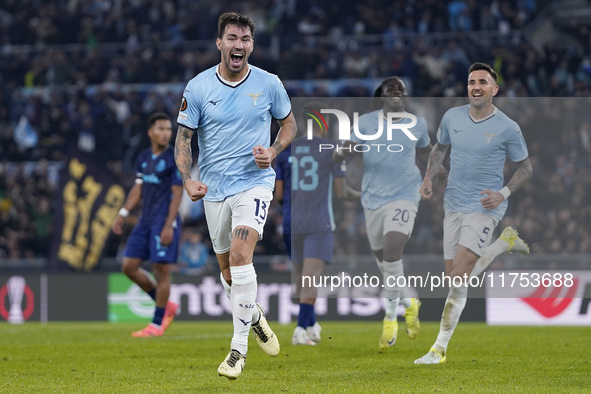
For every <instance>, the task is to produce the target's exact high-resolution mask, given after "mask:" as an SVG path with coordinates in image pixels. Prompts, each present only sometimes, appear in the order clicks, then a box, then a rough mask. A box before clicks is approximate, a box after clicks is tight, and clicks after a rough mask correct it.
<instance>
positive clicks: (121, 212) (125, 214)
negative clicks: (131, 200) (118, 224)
mask: <svg viewBox="0 0 591 394" xmlns="http://www.w3.org/2000/svg"><path fill="white" fill-rule="evenodd" d="M128 215H129V211H128V210H127V209H125V208H121V209H120V210H119V216H121V217H122V218H126V217H127V216H128Z"/></svg>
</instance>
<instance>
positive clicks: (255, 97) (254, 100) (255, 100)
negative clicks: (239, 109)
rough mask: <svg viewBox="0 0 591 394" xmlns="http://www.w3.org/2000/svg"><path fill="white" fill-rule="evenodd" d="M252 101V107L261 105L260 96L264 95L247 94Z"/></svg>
mask: <svg viewBox="0 0 591 394" xmlns="http://www.w3.org/2000/svg"><path fill="white" fill-rule="evenodd" d="M246 94H247V95H248V96H250V98H251V99H252V105H259V96H260V95H261V94H262V93H246Z"/></svg>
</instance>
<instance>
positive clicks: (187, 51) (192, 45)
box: [0, 0, 591, 258]
mask: <svg viewBox="0 0 591 394" xmlns="http://www.w3.org/2000/svg"><path fill="white" fill-rule="evenodd" d="M419 3H420V4H419ZM540 4H541V2H540V1H538V2H536V1H533V0H525V1H519V2H512V1H497V0H492V1H485V2H475V1H473V0H465V1H463V0H454V1H436V0H425V1H421V2H418V1H415V2H409V1H402V0H396V1H377V0H374V1H366V2H361V3H360V2H355V1H332V0H331V1H326V2H319V1H314V0H309V1H296V0H293V1H279V0H277V1H271V0H268V1H263V2H256V3H255V2H254V1H251V2H246V3H242V4H240V6H239V5H237V4H235V3H234V2H230V1H191V0H167V1H155V0H141V1H134V2H121V1H115V0H113V1H110V0H92V1H91V0H59V1H53V2H44V1H38V0H18V1H17V0H8V1H5V2H3V5H2V6H0V40H1V42H2V46H1V47H0V81H1V83H0V257H13V258H17V257H35V256H36V257H46V256H47V254H48V252H49V240H50V235H51V226H52V220H53V219H52V215H53V214H52V209H51V207H52V205H51V204H52V201H53V196H54V194H55V192H56V187H57V186H56V185H57V184H56V182H55V181H52V180H51V177H50V176H49V175H48V173H47V162H63V161H64V160H65V159H66V157H67V155H68V150H69V149H70V148H71V147H72V146H74V147H77V148H78V149H80V150H83V151H87V152H91V153H93V154H94V155H95V156H96V158H97V159H98V160H99V161H101V162H104V163H107V166H108V167H109V168H110V169H111V170H112V171H114V172H115V174H116V176H121V179H125V177H123V176H122V174H123V172H129V171H130V170H131V171H132V169H133V168H134V162H135V158H136V155H137V153H138V152H139V151H140V150H141V149H143V148H144V147H146V146H147V136H146V132H145V131H146V130H145V119H146V118H147V117H148V116H149V114H151V113H153V112H155V111H164V112H167V113H169V114H171V115H172V117H173V118H176V113H177V109H178V105H179V102H180V100H179V98H180V91H181V90H180V89H182V86H183V84H184V82H186V81H188V80H189V79H190V78H192V77H193V76H194V75H196V74H197V73H198V72H199V71H201V70H203V69H204V68H205V67H207V66H209V65H211V64H215V63H216V62H217V60H218V58H219V52H218V51H217V49H216V48H215V46H214V45H213V37H212V36H211V32H212V31H215V30H216V26H215V21H216V20H217V16H218V15H219V14H220V13H221V12H222V11H223V10H227V9H241V10H242V11H243V12H244V13H246V14H250V15H252V16H253V18H254V19H255V22H256V24H257V32H256V43H257V45H256V47H255V51H254V52H253V55H252V60H251V63H252V64H254V65H258V66H261V67H263V68H265V69H267V70H269V71H271V72H274V73H276V74H278V75H279V77H280V78H281V79H282V80H283V81H284V83H285V86H286V87H287V89H288V92H289V93H290V95H291V96H293V97H297V96H305V95H319V96H322V95H325V94H326V91H325V90H323V89H322V88H318V89H316V90H314V91H312V92H310V91H305V90H303V89H302V88H301V84H298V83H297V81H301V80H334V79H342V78H351V81H352V82H351V86H352V88H351V89H344V90H342V91H341V92H340V93H339V95H358V96H366V97H367V96H371V94H372V93H373V92H372V91H370V90H368V89H367V88H358V87H356V86H357V85H355V82H354V81H355V80H356V79H358V78H363V79H365V78H380V77H383V76H388V75H399V76H402V77H404V78H405V80H407V81H408V83H409V85H410V89H411V93H412V95H413V96H415V97H462V96H465V78H466V75H465V74H466V69H467V67H468V66H469V64H470V63H471V62H472V61H476V60H481V61H486V62H489V63H490V64H492V65H494V66H495V68H496V69H497V70H498V71H499V74H500V76H501V78H502V79H501V81H500V84H501V91H500V92H501V93H500V95H503V96H509V97H527V96H533V97H537V96H547V97H566V96H580V97H588V96H591V91H590V87H591V60H590V55H591V53H590V52H589V48H588V45H589V43H588V42H587V43H586V44H583V45H579V46H575V45H572V46H571V45H569V46H563V45H561V44H560V43H559V42H558V41H557V40H550V41H547V42H546V43H545V44H544V45H543V47H542V49H537V48H536V47H534V46H533V45H532V44H530V43H529V42H528V41H527V40H526V39H524V37H523V35H522V34H523V28H524V27H525V26H526V25H527V24H528V23H529V22H531V20H532V19H533V17H534V16H535V15H536V12H538V11H539V9H540V8H541V7H540ZM570 29H571V32H572V31H575V32H578V31H580V29H578V28H577V27H572V26H571V27H570ZM471 32H478V34H471ZM583 41H584V40H583ZM485 43H486V45H484V44H485ZM376 84H377V83H376ZM353 87H355V88H353ZM580 100H583V101H585V100H586V99H584V98H581V99H580ZM556 103H557V101H548V102H543V103H541V104H540V105H542V106H543V109H539V107H538V109H535V110H534V109H533V107H527V108H525V109H524V110H523V111H521V112H517V113H515V114H514V115H513V114H510V115H511V116H514V119H515V120H516V121H517V122H518V123H519V124H520V125H521V128H522V130H523V131H524V134H525V137H526V140H527V142H528V147H529V150H530V156H531V158H532V164H533V165H534V179H533V180H532V181H530V182H529V183H528V184H527V186H526V187H525V189H524V190H522V191H520V192H519V193H516V195H515V196H512V197H511V204H510V210H509V212H508V215H507V216H506V219H505V222H506V224H513V225H515V226H516V227H517V228H519V229H520V231H521V233H522V235H523V237H524V238H525V239H527V240H528V241H529V242H530V243H531V246H532V250H533V251H534V252H538V253H543V252H545V253H577V252H585V253H590V252H591V229H590V228H589V227H590V226H589V225H588V223H591V208H589V206H588V204H586V202H588V201H590V200H591V175H589V171H588V168H589V167H590V165H591V163H590V157H591V124H590V123H589V122H586V121H584V120H580V121H579V122H575V121H572V122H570V123H569V122H561V120H562V119H561V118H560V111H559V110H558V109H557V107H558V105H556ZM503 109H504V108H503ZM540 113H543V114H545V115H546V116H547V117H550V118H551V119H550V120H548V122H546V123H543V124H542V123H541V121H540V118H539V116H537V114H540ZM582 113H584V112H582ZM438 121H439V119H436V120H434V122H435V124H434V125H433V129H432V130H430V132H431V138H432V141H434V139H435V137H434V133H435V127H436V123H438ZM549 124H550V125H552V128H551V127H549V126H548V125H549ZM569 126H572V127H569ZM194 151H195V149H194ZM31 161H35V162H38V163H39V164H38V165H37V166H36V167H35V168H33V169H31V168H30V167H27V166H25V164H24V163H25V162H31ZM128 186H129V185H128ZM442 190H443V189H442V188H440V189H438V190H436V193H439V194H441V193H442ZM441 197H442V196H441V195H439V196H436V198H434V199H432V200H431V201H430V202H428V203H425V202H422V203H421V207H420V210H419V215H418V217H417V223H416V226H415V235H414V236H413V237H411V240H410V242H409V244H408V245H407V250H406V252H407V253H433V254H440V253H441V242H442V241H441V238H442V229H441V218H442V217H443V210H442V203H441V199H442V198H441ZM335 203H336V204H337V205H336V206H335V211H339V212H341V215H340V219H339V220H340V223H338V224H337V228H338V230H337V232H338V233H337V242H336V252H337V254H341V255H344V254H363V253H369V247H368V245H367V241H366V236H365V228H364V221H363V215H362V213H361V209H360V207H359V206H356V205H355V204H353V203H343V202H335ZM575 212H576V213H575ZM503 224H504V223H501V225H500V226H502V225H503ZM190 227H191V228H193V227H196V228H200V229H202V228H203V226H202V223H200V222H199V221H193V222H191V223H190ZM280 228H281V210H280V209H279V208H278V207H276V206H274V208H273V209H272V210H271V216H270V218H269V220H268V221H267V227H266V231H267V233H266V235H265V239H264V240H263V242H262V243H261V244H260V245H259V247H258V249H257V252H258V253H263V254H280V253H282V252H284V250H283V249H282V246H281V234H280V232H281V230H280ZM186 238H187V239H188V238H190V235H189V234H187V235H186ZM203 238H204V239H203V242H204V243H205V244H206V245H209V244H208V242H209V241H208V239H207V232H206V231H205V232H204V237H203ZM111 242H115V241H111ZM117 242H118V240H117ZM117 250H118V248H117V245H115V246H113V245H111V246H110V247H109V248H107V254H109V253H110V254H112V255H116V253H117Z"/></svg>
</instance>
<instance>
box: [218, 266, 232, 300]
mask: <svg viewBox="0 0 591 394" xmlns="http://www.w3.org/2000/svg"><path fill="white" fill-rule="evenodd" d="M220 281H221V282H222V286H223V287H224V291H225V292H226V297H228V299H230V292H231V290H232V288H231V287H230V285H229V284H228V282H226V280H225V279H224V275H223V274H222V273H221V272H220Z"/></svg>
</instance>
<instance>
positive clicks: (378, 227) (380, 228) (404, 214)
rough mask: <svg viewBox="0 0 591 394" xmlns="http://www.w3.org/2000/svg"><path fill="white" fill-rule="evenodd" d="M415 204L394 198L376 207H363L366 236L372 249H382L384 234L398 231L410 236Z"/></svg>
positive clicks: (415, 209)
mask: <svg viewBox="0 0 591 394" xmlns="http://www.w3.org/2000/svg"><path fill="white" fill-rule="evenodd" d="M417 210H418V208H417V206H416V205H415V204H413V203H412V202H410V201H407V200H396V201H392V202H389V203H387V204H386V205H383V206H381V207H380V208H378V209H364V210H363V213H364V214H365V226H366V230H367V238H368V239H369V245H370V246H371V249H372V250H382V249H384V236H385V235H386V234H387V233H391V232H398V233H402V234H405V235H407V236H410V234H411V233H412V229H413V227H414V225H415V218H416V216H417Z"/></svg>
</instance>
